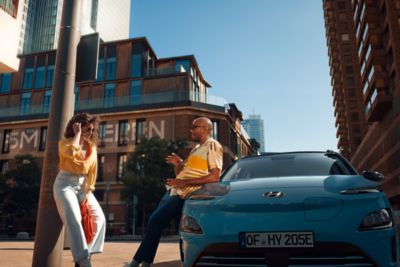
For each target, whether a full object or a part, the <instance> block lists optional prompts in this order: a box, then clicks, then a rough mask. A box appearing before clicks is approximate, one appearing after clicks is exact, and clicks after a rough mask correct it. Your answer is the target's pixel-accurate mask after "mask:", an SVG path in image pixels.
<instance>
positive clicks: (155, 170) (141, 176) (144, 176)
mask: <svg viewBox="0 0 400 267" xmlns="http://www.w3.org/2000/svg"><path fill="white" fill-rule="evenodd" d="M186 145H187V143H186V141H185V140H176V141H168V140H165V139H160V138H158V137H153V138H151V139H142V140H141V143H140V144H139V145H137V146H136V149H135V151H134V152H133V153H132V154H130V155H129V158H128V162H127V166H126V169H127V173H126V175H125V176H124V179H123V182H124V184H125V186H126V190H125V197H126V201H127V203H129V204H130V205H133V196H134V195H136V196H137V198H138V200H139V201H138V206H139V213H140V214H141V216H140V217H141V218H142V220H141V221H142V223H141V226H142V232H143V230H144V226H145V222H146V221H147V217H148V214H149V212H150V211H152V210H154V208H155V207H156V205H157V204H158V202H159V201H160V199H161V197H162V195H163V194H164V192H165V179H166V178H171V177H174V176H175V174H174V171H173V167H172V166H171V165H169V164H167V163H166V162H165V158H166V156H167V155H169V154H170V153H172V152H174V153H178V152H179V151H180V150H182V149H183V148H184V147H185V146H186ZM130 210H131V209H130Z"/></svg>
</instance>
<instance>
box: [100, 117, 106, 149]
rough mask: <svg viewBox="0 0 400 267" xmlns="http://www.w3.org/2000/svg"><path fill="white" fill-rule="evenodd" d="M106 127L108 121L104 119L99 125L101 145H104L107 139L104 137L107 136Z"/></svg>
mask: <svg viewBox="0 0 400 267" xmlns="http://www.w3.org/2000/svg"><path fill="white" fill-rule="evenodd" d="M106 127H107V122H105V121H102V122H101V123H100V125H99V139H100V146H101V147H104V146H105V145H106V144H105V141H104V139H105V138H106Z"/></svg>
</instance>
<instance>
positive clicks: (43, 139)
mask: <svg viewBox="0 0 400 267" xmlns="http://www.w3.org/2000/svg"><path fill="white" fill-rule="evenodd" d="M46 138H47V127H46V126H44V127H41V128H40V142H39V151H44V150H45V149H46Z"/></svg>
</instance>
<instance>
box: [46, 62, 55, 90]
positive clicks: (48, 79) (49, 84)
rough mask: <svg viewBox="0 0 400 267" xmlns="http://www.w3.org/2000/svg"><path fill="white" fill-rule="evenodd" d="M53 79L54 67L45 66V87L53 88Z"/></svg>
mask: <svg viewBox="0 0 400 267" xmlns="http://www.w3.org/2000/svg"><path fill="white" fill-rule="evenodd" d="M53 79H54V65H50V66H47V74H46V87H52V86H53Z"/></svg>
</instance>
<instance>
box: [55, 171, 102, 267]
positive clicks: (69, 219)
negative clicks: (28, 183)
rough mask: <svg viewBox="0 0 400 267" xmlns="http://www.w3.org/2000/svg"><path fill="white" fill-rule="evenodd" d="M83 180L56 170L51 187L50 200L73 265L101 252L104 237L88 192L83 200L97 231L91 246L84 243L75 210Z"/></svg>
mask: <svg viewBox="0 0 400 267" xmlns="http://www.w3.org/2000/svg"><path fill="white" fill-rule="evenodd" d="M84 181H85V176H78V175H75V174H72V173H69V172H66V171H60V172H59V173H58V175H57V178H56V180H55V182H54V186H53V194H54V200H55V202H56V205H57V210H58V213H59V215H60V218H61V220H62V222H63V224H64V227H65V231H66V234H67V236H68V239H69V242H70V245H71V251H72V256H73V258H74V261H75V262H80V261H81V260H82V259H85V258H88V257H89V255H90V254H92V253H100V252H102V251H103V247H104V237H105V234H106V223H105V217H104V213H103V211H102V209H101V207H100V205H99V203H98V202H97V200H96V198H95V197H94V195H93V194H92V193H90V194H88V196H87V201H88V204H89V208H90V210H91V211H92V215H93V216H94V218H95V222H96V226H97V228H96V229H97V231H96V234H95V237H94V239H93V241H92V243H90V244H87V243H86V239H85V234H84V232H83V228H82V216H81V211H80V209H79V202H80V201H81V200H83V199H84V197H85V191H84Z"/></svg>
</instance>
